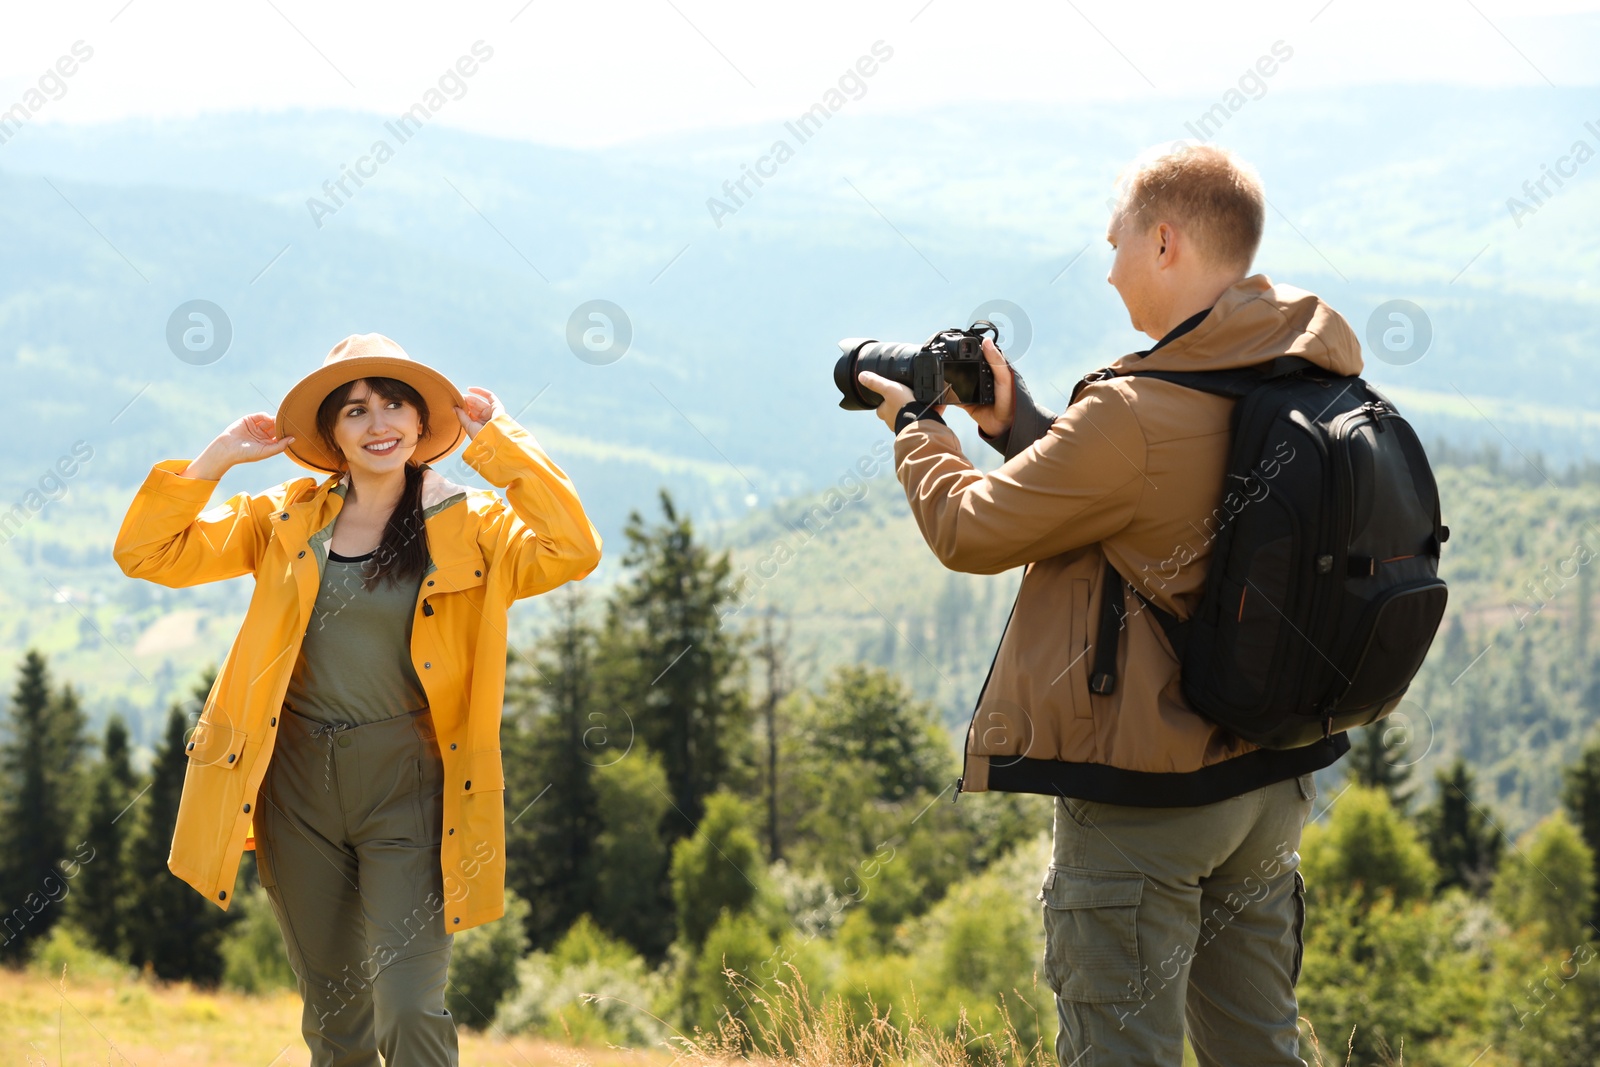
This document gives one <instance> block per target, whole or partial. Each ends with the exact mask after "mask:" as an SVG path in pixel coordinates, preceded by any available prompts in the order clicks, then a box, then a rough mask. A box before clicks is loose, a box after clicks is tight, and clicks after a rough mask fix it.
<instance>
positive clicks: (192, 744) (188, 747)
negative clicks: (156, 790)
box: [183, 741, 456, 752]
mask: <svg viewBox="0 0 1600 1067" xmlns="http://www.w3.org/2000/svg"><path fill="white" fill-rule="evenodd" d="M450 747H451V748H455V747H456V746H454V745H451V746H450ZM183 748H184V751H185V752H187V751H189V750H190V749H192V748H194V742H193V741H190V742H189V743H188V744H187V745H184V746H183Z"/></svg>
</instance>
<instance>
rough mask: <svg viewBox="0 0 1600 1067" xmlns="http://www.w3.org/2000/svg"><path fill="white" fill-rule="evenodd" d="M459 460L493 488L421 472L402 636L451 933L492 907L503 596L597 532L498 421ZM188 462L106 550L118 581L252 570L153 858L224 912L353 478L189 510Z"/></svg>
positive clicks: (501, 883) (498, 833)
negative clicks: (418, 566)
mask: <svg viewBox="0 0 1600 1067" xmlns="http://www.w3.org/2000/svg"><path fill="white" fill-rule="evenodd" d="M461 458H462V459H463V461H465V462H466V463H467V464H468V465H469V466H471V467H472V468H473V469H474V470H476V471H477V472H478V473H479V474H481V475H482V476H483V477H484V478H485V480H487V481H488V482H490V483H491V484H492V485H495V486H499V487H500V488H502V489H504V490H505V498H504V499H502V498H501V496H500V494H498V493H495V492H493V491H491V490H486V489H472V488H468V487H465V486H461V485H457V484H456V483H454V482H451V481H449V480H448V479H447V478H445V477H444V476H443V475H442V474H440V473H439V472H438V471H437V470H435V469H433V468H432V467H427V468H425V470H424V472H423V485H422V505H423V521H424V527H425V529H426V531H427V545H428V552H429V556H430V559H429V562H428V565H427V570H426V572H425V573H424V575H423V578H422V588H421V591H420V593H419V595H418V597H417V605H416V608H415V609H414V610H415V614H414V616H413V619H412V635H411V659H412V662H413V664H414V666H415V667H416V671H417V677H418V678H420V679H421V680H422V686H423V689H424V690H425V691H426V692H427V695H428V704H429V707H430V710H431V714H432V717H433V723H434V727H435V731H436V733H437V735H438V740H439V752H440V755H441V757H442V758H443V761H444V778H445V790H444V827H445V829H444V839H443V843H442V847H441V849H440V852H441V857H440V864H441V867H442V869H443V875H444V883H443V884H444V895H445V908H446V911H445V928H446V929H447V930H449V931H450V932H451V933H459V932H461V931H462V930H467V929H470V928H472V927H474V926H477V925H479V924H481V923H486V922H489V921H490V920H492V919H497V918H499V917H500V916H501V915H503V914H505V870H506V863H505V774H504V771H503V769H502V766H501V759H500V713H501V703H502V700H503V699H504V696H505V668H506V613H507V610H508V608H509V607H510V605H511V602H512V601H513V600H518V599H521V598H523V597H531V596H534V595H536V594H539V593H544V592H547V591H549V590H551V589H554V588H556V587H557V586H559V585H561V584H563V583H565V582H570V581H577V580H578V579H581V578H584V577H587V576H588V575H589V574H590V573H591V572H592V571H593V570H594V569H595V566H596V565H597V564H598V563H599V561H600V535H599V533H598V532H597V531H596V530H595V528H594V524H593V523H591V522H590V521H589V518H588V516H587V515H585V514H584V510H583V505H582V503H580V502H579V500H578V494H577V492H576V491H575V490H574V489H573V487H572V482H571V481H570V480H569V479H568V478H567V476H566V474H565V473H563V472H562V470H561V468H559V467H557V466H556V465H555V464H554V463H553V462H551V460H550V458H549V457H548V456H546V455H545V454H544V452H543V450H542V449H540V447H539V445H538V442H537V441H535V440H534V438H533V435H532V434H530V433H529V432H528V431H527V430H525V429H524V428H523V427H521V426H519V425H518V424H517V423H516V422H514V421H513V420H512V419H511V418H510V417H509V416H507V415H504V414H501V415H497V416H496V417H495V418H493V419H491V420H490V421H489V422H488V423H486V424H485V425H484V427H483V429H481V430H479V431H478V433H477V435H476V436H475V437H473V438H472V440H471V441H469V442H468V444H467V447H466V449H465V450H464V451H463V452H462V454H461ZM189 462H190V461H189V460H183V459H169V460H163V461H161V462H159V463H157V464H155V466H154V467H153V468H152V469H151V471H150V473H149V475H148V476H147V477H146V478H145V480H144V484H143V485H141V486H140V487H139V491H138V493H137V494H136V495H135V496H134V499H133V502H132V504H131V505H130V506H129V508H128V514H127V516H126V517H125V518H124V519H123V522H122V528H121V529H120V530H119V531H118V532H117V540H116V546H115V548H114V549H113V553H114V555H115V557H116V561H117V565H118V566H120V567H121V568H122V572H123V573H124V574H126V575H128V576H129V577H130V578H146V579H148V580H150V581H152V582H156V583H157V584H159V585H165V586H172V587H182V586H190V585H199V584H200V583H202V582H214V581H219V580H221V579H224V578H233V577H237V576H239V575H243V574H253V575H254V576H255V581H256V586H255V592H254V594H253V595H252V596H251V598H250V606H249V609H248V610H247V611H246V613H245V618H244V624H243V626H242V627H241V628H240V630H239V635H238V637H236V638H235V639H234V642H233V647H232V648H230V649H229V650H228V655H227V658H226V659H225V660H224V661H223V664H222V668H221V670H220V672H219V673H218V675H217V680H216V683H215V684H214V685H213V686H212V687H211V692H210V695H209V696H208V697H207V698H206V702H205V707H204V709H203V710H202V712H201V715H200V721H199V723H198V724H197V725H196V727H195V729H194V732H193V734H192V735H191V737H190V740H189V741H188V743H187V749H188V761H189V762H188V768H187V770H186V771H185V773H184V779H183V796H182V799H181V801H180V802H179V806H178V822H177V827H176V829H175V830H174V833H173V837H172V851H171V853H170V854H169V855H168V857H167V867H168V868H169V869H170V870H171V871H172V873H173V874H175V875H177V876H178V877H179V878H182V879H183V880H184V881H185V882H188V883H189V884H190V885H191V886H193V887H194V888H195V889H196V890H198V891H199V892H200V893H202V894H204V895H205V897H206V899H208V900H210V901H211V902H212V903H214V904H216V905H217V906H218V907H220V908H222V909H223V910H224V911H226V910H227V909H228V906H229V904H230V903H231V902H232V897H233V894H232V893H231V890H232V889H233V885H234V880H235V878H236V876H237V874H238V870H239V862H240V860H241V858H242V856H243V853H244V851H245V849H247V848H254V847H255V841H254V824H253V822H252V820H251V814H250V813H251V811H252V810H253V809H254V807H255V804H256V800H257V789H258V788H259V786H260V784H261V780H262V778H263V776H264V775H265V774H266V772H267V765H268V762H269V761H270V760H271V758H272V747H273V743H274V740H275V738H276V737H277V725H278V717H279V713H280V710H281V708H282V706H283V696H284V693H285V691H286V690H287V689H288V685H289V675H290V672H291V671H292V670H293V668H294V665H295V661H296V658H297V657H298V655H299V651H300V642H301V640H302V638H303V637H304V636H305V632H306V629H307V626H308V625H309V620H310V617H311V607H312V605H313V604H314V603H315V601H316V596H317V590H318V587H319V585H320V584H321V572H322V568H323V566H324V561H325V560H326V558H327V550H326V547H325V546H326V543H327V541H328V539H329V538H330V537H331V536H332V533H333V521H334V518H335V517H336V516H337V515H338V514H339V509H340V508H341V507H342V506H343V505H344V494H345V492H346V491H347V490H348V488H349V475H348V473H346V474H344V475H328V476H327V478H326V479H325V480H323V481H322V482H321V483H320V484H319V483H318V482H317V480H316V479H315V478H311V477H301V478H296V479H294V480H291V481H288V482H284V483H283V484H281V485H278V486H275V487H273V488H272V489H269V490H267V491H266V492H264V493H259V494H255V495H251V494H249V493H239V494H237V495H235V496H232V497H230V498H228V500H226V501H225V502H223V503H221V504H219V505H217V506H216V507H215V508H212V509H211V510H210V511H206V512H204V513H203V514H202V513H201V509H202V508H204V507H205V505H206V503H207V501H208V500H209V499H210V497H211V492H212V490H213V489H214V488H216V486H217V481H218V480H217V479H204V478H189V477H184V476H182V475H180V474H179V473H178V472H179V471H181V470H183V469H184V468H185V467H187V466H188V464H189ZM508 503H509V505H510V506H509V507H508V506H507V504H508Z"/></svg>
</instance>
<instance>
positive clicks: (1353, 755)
mask: <svg viewBox="0 0 1600 1067" xmlns="http://www.w3.org/2000/svg"><path fill="white" fill-rule="evenodd" d="M1411 745H1412V738H1411V725H1410V724H1408V723H1405V722H1404V721H1399V720H1397V721H1390V720H1388V719H1380V720H1379V721H1377V722H1375V723H1373V724H1372V725H1371V726H1366V727H1363V728H1361V730H1360V731H1359V732H1357V733H1356V736H1355V742H1354V743H1353V744H1352V745H1351V746H1350V756H1349V761H1350V776H1351V777H1352V778H1353V779H1354V780H1355V781H1356V782H1359V783H1360V784H1361V785H1365V786H1371V787H1373V788H1376V789H1382V790H1383V791H1384V792H1385V793H1386V794H1388V796H1389V803H1390V804H1391V805H1392V806H1393V807H1394V809H1395V810H1396V811H1399V812H1404V811H1405V809H1406V805H1407V804H1409V803H1410V802H1411V790H1410V789H1408V788H1406V787H1407V786H1408V785H1409V784H1410V782H1411V764H1410V763H1409V762H1407V759H1408V756H1407V750H1408V749H1409V748H1410V747H1411Z"/></svg>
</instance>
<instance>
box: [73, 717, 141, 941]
mask: <svg viewBox="0 0 1600 1067" xmlns="http://www.w3.org/2000/svg"><path fill="white" fill-rule="evenodd" d="M137 792H138V785H137V782H136V779H135V775H134V772H133V766H132V764H131V763H130V762H129V759H128V727H127V725H126V724H125V723H124V722H123V720H122V716H120V715H116V714H113V715H112V716H111V717H110V718H109V719H108V720H107V722H106V734H105V743H104V747H103V749H102V753H101V758H100V763H99V765H98V766H97V767H96V768H95V772H94V785H93V791H92V794H91V797H90V801H89V814H88V826H87V828H86V830H85V833H84V841H85V843H86V845H87V846H88V848H89V849H90V850H91V852H90V855H91V856H92V859H91V860H90V861H88V862H86V864H85V866H84V869H83V873H82V874H80V875H79V876H78V880H77V885H76V890H77V891H76V892H75V893H73V894H72V896H71V897H70V898H69V900H70V903H69V904H68V907H67V913H68V914H69V915H70V916H72V919H73V921H74V922H76V923H77V925H78V926H79V928H81V929H82V930H83V931H84V932H85V933H87V934H88V935H89V939H90V941H91V943H93V945H94V946H95V947H96V948H98V949H99V950H100V951H101V952H104V953H105V954H106V955H108V956H113V957H117V958H122V957H123V956H124V954H125V953H126V951H127V944H126V930H125V923H126V920H127V894H128V889H129V887H128V884H127V867H126V857H127V852H128V845H129V839H130V836H131V830H132V827H133V826H134V823H135V821H136V820H135V817H134V816H133V814H132V812H131V810H130V807H131V805H132V804H133V803H134V797H135V794H136V793H137Z"/></svg>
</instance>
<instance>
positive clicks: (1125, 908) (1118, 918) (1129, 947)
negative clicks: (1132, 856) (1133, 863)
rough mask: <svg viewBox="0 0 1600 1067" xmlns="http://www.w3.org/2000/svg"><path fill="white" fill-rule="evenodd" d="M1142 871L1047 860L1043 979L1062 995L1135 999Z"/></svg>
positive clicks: (1092, 1001)
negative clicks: (1106, 869) (1048, 867)
mask: <svg viewBox="0 0 1600 1067" xmlns="http://www.w3.org/2000/svg"><path fill="white" fill-rule="evenodd" d="M1143 892H1144V876H1143V875H1141V874H1138V873H1128V872H1123V871H1093V870H1086V869H1083V868H1077V867H1061V866H1056V865H1054V864H1052V865H1051V867H1050V870H1049V873H1048V874H1047V875H1046V876H1045V883H1044V887H1043V888H1042V889H1041V890H1040V891H1039V900H1041V901H1043V902H1044V942H1045V949H1044V953H1045V958H1044V972H1045V980H1046V981H1048V982H1049V983H1050V988H1051V989H1053V990H1055V992H1056V995H1057V996H1059V997H1061V998H1062V999H1063V1000H1071V1001H1080V1002H1083V1003H1090V1004H1109V1003H1115V1002H1118V1001H1127V1000H1137V999H1138V998H1139V974H1140V961H1139V928H1138V914H1139V899H1140V897H1141V895H1142V894H1143Z"/></svg>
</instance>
